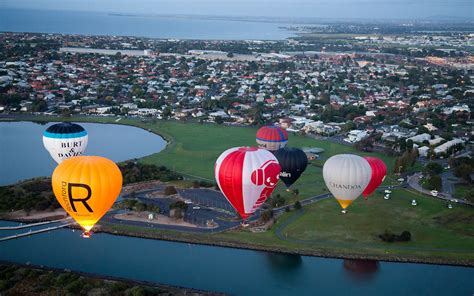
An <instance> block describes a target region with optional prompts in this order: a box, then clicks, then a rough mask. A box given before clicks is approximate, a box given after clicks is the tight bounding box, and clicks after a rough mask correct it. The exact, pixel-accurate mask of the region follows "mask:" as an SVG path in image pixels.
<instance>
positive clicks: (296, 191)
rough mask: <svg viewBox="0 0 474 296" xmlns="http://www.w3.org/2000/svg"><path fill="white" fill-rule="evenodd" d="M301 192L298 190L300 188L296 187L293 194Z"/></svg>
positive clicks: (296, 194)
mask: <svg viewBox="0 0 474 296" xmlns="http://www.w3.org/2000/svg"><path fill="white" fill-rule="evenodd" d="M299 194H300V191H299V190H298V188H296V189H295V190H293V195H294V196H298V195H299Z"/></svg>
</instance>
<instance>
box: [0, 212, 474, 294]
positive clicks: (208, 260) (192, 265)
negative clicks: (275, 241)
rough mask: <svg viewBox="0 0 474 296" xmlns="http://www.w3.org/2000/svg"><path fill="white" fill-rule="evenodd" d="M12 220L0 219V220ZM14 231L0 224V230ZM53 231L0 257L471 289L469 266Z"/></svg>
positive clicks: (222, 281) (165, 272)
mask: <svg viewBox="0 0 474 296" xmlns="http://www.w3.org/2000/svg"><path fill="white" fill-rule="evenodd" d="M14 224H16V223H12V222H5V221H0V225H3V226H6V225H14ZM15 232H17V231H0V236H6V235H8V234H10V235H11V234H13V233H15ZM80 233H81V232H80V231H77V230H76V231H75V232H73V231H72V230H70V229H61V230H56V231H53V232H50V233H43V234H39V235H35V236H32V237H26V238H21V239H17V240H11V241H6V242H1V243H0V260H6V261H10V262H17V263H22V264H25V263H28V262H29V263H30V264H34V265H44V266H46V267H54V268H67V269H71V270H73V271H81V272H88V273H94V274H100V275H107V276H114V277H122V278H128V279H135V280H143V281H149V282H155V283H163V284H169V285H177V286H182V287H189V288H196V289H204V290H211V291H218V292H226V293H230V294H232V295H364V296H367V295H396V296H400V295H431V296H432V295H472V293H473V292H474V281H472V279H473V278H474V269H473V268H467V267H455V266H439V265H428V264H408V263H389V262H380V263H378V262H375V261H369V262H367V261H354V260H341V259H327V258H317V257H307V256H288V255H281V254H275V253H267V252H260V251H251V250H240V249H231V248H221V247H212V246H202V245H193V244H186V243H174V242H167V241H159V240H150V239H141V238H133V237H125V236H115V235H110V234H101V233H99V234H94V236H93V237H92V238H91V239H83V238H81V236H80Z"/></svg>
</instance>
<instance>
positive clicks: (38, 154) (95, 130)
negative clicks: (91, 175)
mask: <svg viewBox="0 0 474 296" xmlns="http://www.w3.org/2000/svg"><path fill="white" fill-rule="evenodd" d="M52 124H53V123H48V124H38V123H33V122H0V186H1V185H7V184H12V183H15V182H17V181H19V180H23V179H29V178H33V177H40V176H51V174H52V173H53V170H54V168H55V167H56V162H55V161H54V160H53V159H52V158H51V156H50V155H49V153H48V152H47V151H46V149H45V148H44V146H43V138H42V137H43V131H45V130H46V129H47V128H48V127H49V126H50V125H52ZM80 125H82V126H83V127H84V128H85V129H86V130H87V132H88V134H89V143H88V146H87V149H86V151H85V155H99V156H104V157H107V158H110V159H112V160H113V161H115V162H118V161H124V160H127V159H133V158H139V157H143V156H146V155H150V154H153V153H156V152H160V151H161V150H163V149H164V148H165V147H166V141H165V140H163V138H161V137H160V136H157V135H155V134H153V133H150V132H148V131H146V130H143V129H140V128H136V127H131V126H125V125H118V124H99V123H80Z"/></svg>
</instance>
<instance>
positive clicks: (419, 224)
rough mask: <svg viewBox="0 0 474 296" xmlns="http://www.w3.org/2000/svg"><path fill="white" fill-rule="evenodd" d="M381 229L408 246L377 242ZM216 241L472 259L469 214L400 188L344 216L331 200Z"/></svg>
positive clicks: (473, 218) (473, 217)
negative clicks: (406, 238) (404, 236)
mask: <svg viewBox="0 0 474 296" xmlns="http://www.w3.org/2000/svg"><path fill="white" fill-rule="evenodd" d="M412 199H416V200H417V202H418V206H412V205H411V200H412ZM290 219H291V223H288V225H287V222H288V221H290ZM386 230H388V231H390V232H393V233H397V234H400V233H401V232H402V231H405V230H407V231H410V233H411V235H412V241H410V242H395V243H386V242H383V241H381V240H380V239H379V238H378V235H379V234H382V233H383V232H385V231H386ZM221 236H223V238H225V239H232V240H240V241H242V242H246V243H250V244H257V245H262V244H263V245H282V246H285V247H287V248H297V249H300V250H320V251H330V252H337V253H351V254H370V255H395V256H398V255H401V256H416V257H420V258H421V257H425V258H452V259H454V258H456V259H460V260H474V253H473V252H472V250H474V213H473V209H472V208H467V207H462V206H455V207H454V208H453V209H448V208H447V206H446V203H445V202H443V201H440V200H435V199H432V198H430V197H424V196H420V195H419V194H416V193H412V192H410V191H408V190H405V189H399V190H394V193H393V194H392V198H391V199H390V200H384V199H383V198H382V195H381V194H380V193H378V194H375V195H373V196H371V197H370V198H369V199H368V200H364V199H363V198H359V199H358V200H356V201H355V202H354V203H353V204H352V205H351V206H350V207H349V213H348V214H345V215H344V214H341V212H340V207H339V205H338V204H337V202H336V201H335V200H334V199H332V198H331V199H326V200H323V201H320V202H317V203H315V204H313V205H310V206H308V207H305V208H304V211H303V213H302V214H301V213H300V212H290V213H285V214H284V215H283V216H282V217H280V218H279V221H278V223H277V224H276V225H275V226H274V227H273V228H272V229H271V231H267V232H266V233H251V232H239V233H228V234H222V235H221Z"/></svg>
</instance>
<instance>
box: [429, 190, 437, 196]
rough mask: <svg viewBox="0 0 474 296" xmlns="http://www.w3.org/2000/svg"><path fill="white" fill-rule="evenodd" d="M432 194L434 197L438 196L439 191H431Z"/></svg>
mask: <svg viewBox="0 0 474 296" xmlns="http://www.w3.org/2000/svg"><path fill="white" fill-rule="evenodd" d="M430 193H431V195H432V196H435V197H436V196H438V190H431V191H430Z"/></svg>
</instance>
